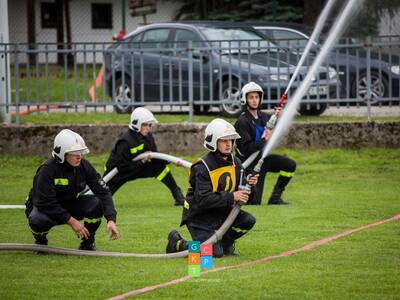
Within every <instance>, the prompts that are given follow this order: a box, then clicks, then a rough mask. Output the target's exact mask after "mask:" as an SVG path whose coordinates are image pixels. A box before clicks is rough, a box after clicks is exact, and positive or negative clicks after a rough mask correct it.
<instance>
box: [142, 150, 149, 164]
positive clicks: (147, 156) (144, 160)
mask: <svg viewBox="0 0 400 300" xmlns="http://www.w3.org/2000/svg"><path fill="white" fill-rule="evenodd" d="M144 154H145V155H146V156H145V158H143V159H142V163H144V164H145V163H147V162H148V161H151V151H146V152H145V153H144Z"/></svg>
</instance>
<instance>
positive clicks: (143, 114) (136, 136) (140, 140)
mask: <svg viewBox="0 0 400 300" xmlns="http://www.w3.org/2000/svg"><path fill="white" fill-rule="evenodd" d="M156 123H158V122H157V120H156V118H155V117H154V115H153V114H152V113H151V111H149V110H148V109H146V108H144V107H138V108H136V109H135V110H134V111H133V112H132V114H131V122H130V124H129V130H128V131H127V132H125V133H124V134H123V135H122V137H121V138H120V139H118V140H117V142H116V143H115V146H114V149H113V150H112V152H111V154H110V157H109V158H108V161H107V163H106V172H105V173H104V175H106V174H107V173H109V172H110V171H111V170H112V169H114V168H115V167H117V169H118V174H117V175H115V176H114V177H113V178H112V179H111V180H110V181H109V182H108V183H107V185H108V186H109V188H110V191H111V194H114V193H115V192H116V191H117V190H118V189H119V188H120V187H121V186H122V185H123V184H124V183H126V182H128V181H131V180H135V179H138V178H148V177H155V178H156V179H157V180H158V181H161V182H162V183H163V184H165V185H166V186H167V187H168V189H169V190H170V191H171V194H172V196H173V198H174V199H175V205H183V202H184V201H185V198H184V197H183V194H182V191H181V189H180V188H179V187H178V185H177V184H176V181H175V179H174V177H173V176H172V174H171V170H170V169H169V167H168V166H167V164H166V163H165V162H164V161H162V160H159V159H152V160H150V156H148V157H147V158H146V159H143V160H140V161H133V159H134V158H135V157H136V156H138V155H139V154H142V153H145V152H150V151H151V152H157V145H156V143H155V141H154V138H153V135H152V133H151V130H152V126H153V125H154V124H156Z"/></svg>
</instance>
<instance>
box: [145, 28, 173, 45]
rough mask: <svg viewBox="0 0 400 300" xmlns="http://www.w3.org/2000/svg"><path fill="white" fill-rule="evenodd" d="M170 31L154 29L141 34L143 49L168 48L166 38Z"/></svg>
mask: <svg viewBox="0 0 400 300" xmlns="http://www.w3.org/2000/svg"><path fill="white" fill-rule="evenodd" d="M170 31H171V30H170V29H164V28H163V29H154V30H149V31H146V32H145V33H144V34H143V40H142V42H143V43H144V44H143V48H169V45H168V43H167V42H168V36H169V33H170Z"/></svg>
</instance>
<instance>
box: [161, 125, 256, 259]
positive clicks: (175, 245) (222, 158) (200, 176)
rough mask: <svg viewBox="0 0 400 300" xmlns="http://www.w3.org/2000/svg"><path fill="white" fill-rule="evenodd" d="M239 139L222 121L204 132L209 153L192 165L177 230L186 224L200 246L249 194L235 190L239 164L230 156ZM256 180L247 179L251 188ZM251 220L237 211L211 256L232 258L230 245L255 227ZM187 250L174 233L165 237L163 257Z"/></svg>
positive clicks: (245, 214)
mask: <svg viewBox="0 0 400 300" xmlns="http://www.w3.org/2000/svg"><path fill="white" fill-rule="evenodd" d="M239 138H240V136H239V134H237V132H236V131H235V128H234V127H233V126H232V125H231V124H229V123H228V122H226V121H224V120H222V119H215V120H213V121H212V122H211V123H210V124H208V126H207V128H206V130H205V139H204V147H205V148H206V149H207V150H208V151H209V153H208V154H207V155H206V156H204V157H203V158H202V159H200V160H199V161H198V162H196V163H195V164H193V165H192V167H191V172H190V177H189V184H190V186H189V190H188V192H187V195H186V198H187V199H186V201H185V206H184V209H183V214H182V222H181V226H182V225H184V224H186V226H187V228H188V229H189V232H190V235H191V236H192V239H193V240H195V241H200V242H204V241H206V240H207V239H208V238H210V237H211V236H212V235H213V234H214V232H215V231H216V230H217V229H218V228H220V227H221V225H222V224H223V223H224V221H225V220H226V218H227V216H228V215H229V213H230V211H231V210H232V206H233V204H234V203H239V204H245V203H246V202H247V200H248V198H249V192H248V191H243V190H238V186H239V184H240V183H239V179H240V177H241V176H240V170H241V169H242V168H241V164H240V162H239V160H238V159H237V158H235V157H234V156H233V155H232V150H233V147H234V144H235V140H236V139H239ZM256 183H257V176H252V177H251V178H250V179H249V184H251V185H255V184H256ZM255 222H256V220H255V218H254V217H253V216H252V215H251V214H249V213H247V212H245V211H240V213H239V215H238V216H237V217H236V219H235V221H234V222H233V224H232V226H231V227H230V229H229V230H228V231H227V232H226V233H225V235H224V236H223V238H222V240H221V241H219V242H217V243H216V244H215V245H214V247H213V256H215V257H221V256H223V255H233V254H234V250H235V248H234V242H235V240H236V239H238V238H240V237H241V236H242V235H244V234H245V233H247V231H249V230H250V229H251V228H252V227H253V226H254V224H255ZM186 249H187V242H186V241H185V240H184V239H183V238H182V237H181V235H180V234H179V233H178V232H177V231H176V230H172V231H171V232H170V233H169V235H168V245H167V249H166V251H167V253H172V252H178V251H183V250H186Z"/></svg>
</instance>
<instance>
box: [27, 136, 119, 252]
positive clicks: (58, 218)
mask: <svg viewBox="0 0 400 300" xmlns="http://www.w3.org/2000/svg"><path fill="white" fill-rule="evenodd" d="M87 153H89V149H88V147H86V144H85V141H84V140H83V139H82V137H81V136H80V135H79V134H77V133H75V132H73V131H72V130H69V129H63V130H61V131H60V132H59V133H58V134H57V136H56V137H55V139H54V147H53V151H52V158H50V159H49V160H47V161H46V162H45V163H44V164H43V165H41V166H40V167H39V168H38V170H37V171H36V175H35V177H34V179H33V187H32V189H31V190H30V192H29V196H28V200H27V202H26V204H25V205H26V210H25V214H26V216H27V218H28V221H29V226H30V228H31V230H32V233H33V237H34V238H35V243H36V244H38V245H47V242H48V241H47V234H48V232H49V230H50V229H51V228H52V227H54V226H56V225H61V224H68V225H69V226H71V228H72V230H73V231H74V232H75V233H76V234H77V235H78V237H80V238H81V243H80V246H79V249H80V250H96V248H95V234H96V231H97V229H98V228H99V226H100V223H101V218H102V217H103V216H104V217H105V218H106V220H107V231H109V232H110V233H111V234H110V239H112V240H115V239H117V238H118V235H119V233H118V229H117V226H116V215H117V212H116V211H115V208H114V203H113V200H112V197H111V193H110V191H109V189H108V188H107V186H106V184H105V183H104V181H103V180H102V179H101V177H100V174H99V173H97V171H96V170H95V169H94V168H93V166H92V165H91V164H90V163H89V162H88V161H87V160H85V159H84V158H83V156H84V155H85V154H87ZM86 185H88V186H89V187H90V189H91V190H92V191H93V194H94V195H81V194H80V192H82V191H84V190H85V187H86ZM80 221H83V224H82V223H81V222H80Z"/></svg>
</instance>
